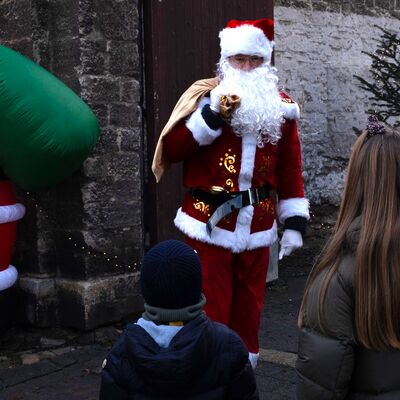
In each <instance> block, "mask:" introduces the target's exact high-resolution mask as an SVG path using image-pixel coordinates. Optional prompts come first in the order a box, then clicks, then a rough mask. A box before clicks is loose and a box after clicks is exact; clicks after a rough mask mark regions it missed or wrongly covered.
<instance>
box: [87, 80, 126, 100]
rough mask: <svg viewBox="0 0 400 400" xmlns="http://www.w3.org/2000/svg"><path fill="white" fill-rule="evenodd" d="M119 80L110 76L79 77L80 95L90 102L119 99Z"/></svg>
mask: <svg viewBox="0 0 400 400" xmlns="http://www.w3.org/2000/svg"><path fill="white" fill-rule="evenodd" d="M120 87H121V82H120V81H119V80H118V79H115V78H114V77H111V76H107V77H106V76H99V77H98V76H85V77H83V78H82V79H81V96H82V97H83V99H84V100H87V101H89V102H92V103H100V104H106V103H110V102H118V101H120Z"/></svg>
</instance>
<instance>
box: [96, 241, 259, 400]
mask: <svg viewBox="0 0 400 400" xmlns="http://www.w3.org/2000/svg"><path fill="white" fill-rule="evenodd" d="M141 288H142V293H143V297H144V300H145V306H144V307H145V311H144V313H143V315H142V318H140V319H139V320H138V321H137V322H136V323H131V324H129V325H128V326H127V329H126V330H125V332H124V333H123V334H122V335H121V336H120V338H119V339H118V340H117V342H116V343H115V345H114V347H113V348H112V350H111V352H110V354H109V355H108V357H107V358H106V359H105V360H104V363H103V371H102V376H101V388H100V400H122V399H135V400H136V399H138V400H139V399H154V400H155V399H164V400H166V399H186V400H188V399H193V400H200V399H204V400H214V399H215V400H220V399H232V400H233V399H240V400H246V399H249V400H250V399H251V400H253V399H258V391H257V386H256V382H255V378H254V374H253V370H252V368H251V365H250V362H249V360H248V351H247V349H246V347H245V345H244V344H243V342H242V340H241V339H240V338H239V336H238V335H237V334H235V333H234V332H233V331H232V330H230V329H229V328H228V327H226V326H224V325H222V324H219V323H216V322H213V321H211V320H210V319H209V318H208V317H207V316H206V315H205V314H204V312H203V307H204V304H205V302H206V300H205V298H204V295H203V294H202V292H201V265H200V259H199V257H198V256H197V254H196V252H195V251H194V250H193V249H192V248H191V247H189V246H188V245H187V244H185V243H183V242H180V241H177V240H167V241H164V242H161V243H159V244H158V245H156V246H154V247H153V248H152V249H150V251H149V252H148V253H147V254H146V255H145V257H144V259H143V263H142V269H141Z"/></svg>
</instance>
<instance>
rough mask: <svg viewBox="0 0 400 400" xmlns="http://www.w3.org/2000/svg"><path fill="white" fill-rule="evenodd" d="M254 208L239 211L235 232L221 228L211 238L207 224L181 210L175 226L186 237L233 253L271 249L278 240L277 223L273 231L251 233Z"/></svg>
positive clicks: (213, 232) (215, 230)
mask: <svg viewBox="0 0 400 400" xmlns="http://www.w3.org/2000/svg"><path fill="white" fill-rule="evenodd" d="M253 212H254V207H253V206H247V207H244V208H242V209H241V210H240V211H239V215H238V218H237V223H236V229H235V231H233V232H231V231H227V230H225V229H221V228H219V227H215V228H214V229H213V230H212V233H211V237H210V236H209V235H208V233H207V230H206V224H205V223H204V222H201V221H198V220H197V219H195V218H193V217H191V216H190V215H188V214H186V213H185V212H184V211H182V209H181V208H179V210H178V212H177V213H176V217H175V220H174V223H175V226H176V227H177V228H178V229H179V230H180V231H182V232H183V233H184V234H185V235H187V236H189V237H190V238H192V239H196V240H199V241H200V242H205V243H209V244H213V245H216V246H220V247H223V248H225V249H229V250H231V251H232V252H233V253H241V252H243V251H245V250H253V249H257V248H259V247H269V246H270V245H271V244H273V243H274V242H275V241H276V240H277V238H278V234H277V227H276V223H275V222H274V225H273V226H272V228H271V229H268V230H266V231H261V232H255V233H250V226H251V221H252V218H253Z"/></svg>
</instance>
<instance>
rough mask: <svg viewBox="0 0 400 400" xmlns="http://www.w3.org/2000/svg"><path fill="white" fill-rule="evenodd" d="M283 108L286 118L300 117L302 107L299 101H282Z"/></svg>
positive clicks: (296, 118) (295, 118)
mask: <svg viewBox="0 0 400 400" xmlns="http://www.w3.org/2000/svg"><path fill="white" fill-rule="evenodd" d="M281 109H282V112H283V116H284V117H285V118H286V119H294V120H298V119H300V108H299V106H298V104H297V103H286V102H285V101H282V102H281Z"/></svg>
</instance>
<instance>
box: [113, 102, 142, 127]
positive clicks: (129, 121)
mask: <svg viewBox="0 0 400 400" xmlns="http://www.w3.org/2000/svg"><path fill="white" fill-rule="evenodd" d="M110 125H114V126H118V127H123V128H134V127H137V128H141V109H140V107H139V106H138V105H137V104H118V103H113V104H110Z"/></svg>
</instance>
